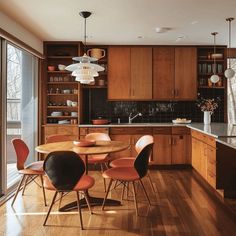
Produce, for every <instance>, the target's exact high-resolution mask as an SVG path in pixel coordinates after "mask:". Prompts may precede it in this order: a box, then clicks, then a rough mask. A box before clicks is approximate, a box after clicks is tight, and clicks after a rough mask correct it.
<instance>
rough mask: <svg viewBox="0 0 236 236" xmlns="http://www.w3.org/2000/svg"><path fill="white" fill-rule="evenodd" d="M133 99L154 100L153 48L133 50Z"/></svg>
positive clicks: (136, 48) (134, 48) (135, 48)
mask: <svg viewBox="0 0 236 236" xmlns="http://www.w3.org/2000/svg"><path fill="white" fill-rule="evenodd" d="M130 95H131V97H130V98H131V99H152V48H151V47H132V48H131V94H130Z"/></svg>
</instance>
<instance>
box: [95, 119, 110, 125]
mask: <svg viewBox="0 0 236 236" xmlns="http://www.w3.org/2000/svg"><path fill="white" fill-rule="evenodd" d="M92 123H93V125H106V124H108V123H109V120H107V119H95V120H92Z"/></svg>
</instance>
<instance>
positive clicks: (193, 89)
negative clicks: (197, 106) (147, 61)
mask: <svg viewBox="0 0 236 236" xmlns="http://www.w3.org/2000/svg"><path fill="white" fill-rule="evenodd" d="M153 99H154V100H196V99H197V49H196V47H154V48H153Z"/></svg>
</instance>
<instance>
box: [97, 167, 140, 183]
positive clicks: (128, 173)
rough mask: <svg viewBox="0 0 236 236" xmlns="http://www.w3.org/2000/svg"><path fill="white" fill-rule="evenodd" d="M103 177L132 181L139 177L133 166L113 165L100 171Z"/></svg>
mask: <svg viewBox="0 0 236 236" xmlns="http://www.w3.org/2000/svg"><path fill="white" fill-rule="evenodd" d="M102 176H103V178H108V179H114V180H123V181H134V180H137V179H140V177H139V175H138V173H137V171H136V170H135V169H134V167H115V168H111V169H108V170H106V171H104V172H103V173H102Z"/></svg>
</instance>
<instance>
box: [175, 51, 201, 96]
mask: <svg viewBox="0 0 236 236" xmlns="http://www.w3.org/2000/svg"><path fill="white" fill-rule="evenodd" d="M175 98H176V99H177V100H196V99H197V49H196V48H195V47H176V48H175Z"/></svg>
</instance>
